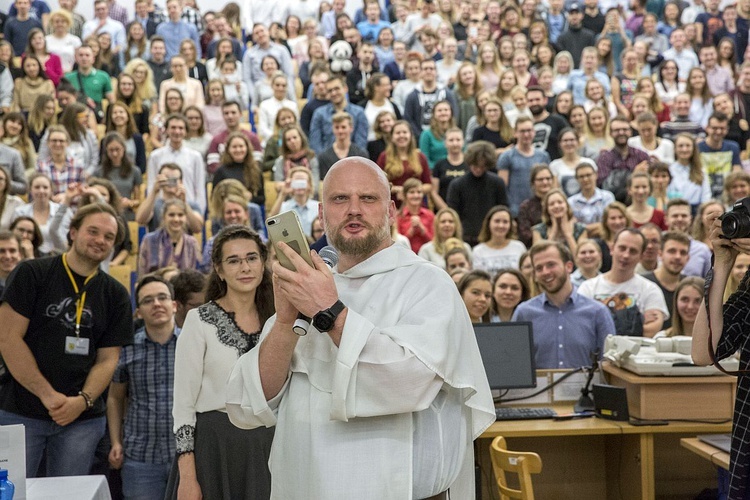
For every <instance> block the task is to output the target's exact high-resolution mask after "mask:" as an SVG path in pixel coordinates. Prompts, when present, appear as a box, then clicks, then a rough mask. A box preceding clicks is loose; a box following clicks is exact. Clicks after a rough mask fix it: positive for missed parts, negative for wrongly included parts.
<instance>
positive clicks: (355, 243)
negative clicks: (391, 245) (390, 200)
mask: <svg viewBox="0 0 750 500" xmlns="http://www.w3.org/2000/svg"><path fill="white" fill-rule="evenodd" d="M325 222H326V224H325V225H326V238H328V241H330V242H331V244H332V245H333V247H334V248H335V249H336V250H338V251H339V253H341V254H343V255H348V256H351V257H355V258H358V259H365V258H367V257H370V256H371V255H372V254H373V253H375V251H376V250H377V249H378V247H379V246H380V245H381V244H382V243H383V241H384V240H390V238H391V230H390V225H389V224H388V216H387V215H386V217H385V219H384V221H383V225H382V226H380V227H379V228H377V229H376V228H374V227H373V226H372V225H370V224H368V223H366V222H364V221H362V220H359V221H358V222H359V223H360V224H362V225H363V226H365V228H366V229H368V234H367V235H366V236H363V237H361V238H360V237H355V238H351V239H347V238H344V237H343V236H342V235H341V231H342V230H343V229H344V227H345V226H346V225H347V224H348V223H350V222H351V219H347V220H344V221H343V222H342V223H341V224H339V225H338V226H336V227H333V228H331V224H330V223H329V222H328V221H325ZM329 228H330V229H331V230H329Z"/></svg>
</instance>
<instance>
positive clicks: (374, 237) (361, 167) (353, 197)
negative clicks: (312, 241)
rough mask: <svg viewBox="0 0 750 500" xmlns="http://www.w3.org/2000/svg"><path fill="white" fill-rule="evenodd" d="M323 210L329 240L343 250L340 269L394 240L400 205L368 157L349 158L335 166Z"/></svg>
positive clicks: (323, 198) (326, 186)
mask: <svg viewBox="0 0 750 500" xmlns="http://www.w3.org/2000/svg"><path fill="white" fill-rule="evenodd" d="M319 211H320V218H321V220H322V221H323V226H324V227H325V232H326V236H327V237H328V241H329V242H330V243H331V244H332V245H333V246H334V247H335V248H336V250H338V252H339V264H338V269H339V272H343V271H345V270H346V269H349V268H351V267H352V266H354V265H356V264H358V263H360V262H362V261H363V260H365V259H367V258H369V257H370V256H372V255H374V254H375V253H377V252H379V251H380V250H383V249H385V248H387V247H389V246H390V245H391V244H392V243H393V241H392V239H391V224H393V222H394V221H395V219H396V205H394V203H393V201H392V200H391V189H390V185H389V183H388V178H387V177H386V176H385V173H384V172H383V171H382V170H381V169H380V167H378V166H377V165H376V164H375V163H374V162H372V161H370V160H368V159H366V158H360V157H350V158H345V159H343V160H340V161H338V162H336V163H335V164H334V165H333V166H332V167H331V169H330V170H329V171H328V174H326V177H325V179H324V180H323V193H322V195H321V204H320V207H319Z"/></svg>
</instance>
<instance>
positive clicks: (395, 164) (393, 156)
mask: <svg viewBox="0 0 750 500" xmlns="http://www.w3.org/2000/svg"><path fill="white" fill-rule="evenodd" d="M399 126H403V127H406V128H407V129H408V130H409V134H411V141H409V145H408V146H407V148H406V154H407V160H406V161H407V162H408V163H409V166H410V167H411V169H412V171H413V172H414V176H415V177H420V176H421V175H422V164H421V163H420V162H419V150H418V149H417V143H416V141H415V140H414V132H413V131H412V129H411V125H409V122H407V121H406V120H398V121H397V122H396V123H394V124H393V129H392V130H391V137H393V132H394V131H395V130H396V127H399ZM384 170H385V175H386V176H387V177H388V180H389V181H391V182H393V180H394V179H398V178H399V177H401V176H402V175H404V164H403V162H402V161H401V158H400V157H399V154H398V151H397V150H396V145H395V144H393V139H391V140H390V141H389V142H388V145H387V146H386V148H385V168H384Z"/></svg>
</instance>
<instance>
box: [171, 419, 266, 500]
mask: <svg viewBox="0 0 750 500" xmlns="http://www.w3.org/2000/svg"><path fill="white" fill-rule="evenodd" d="M273 434H274V429H273V428H271V429H267V428H265V427H259V428H257V429H252V430H245V429H239V428H237V427H235V426H234V425H233V424H232V422H230V421H229V417H228V416H227V414H226V413H224V412H220V411H211V412H206V413H198V414H197V415H196V423H195V469H196V474H197V476H198V484H200V486H201V492H202V493H203V498H204V500H242V499H244V500H267V499H269V498H270V497H271V473H270V472H269V470H268V457H269V455H270V454H271V443H272V442H273ZM179 483H180V473H179V467H178V464H177V460H176V459H175V461H174V465H173V466H172V472H171V474H170V476H169V482H168V484H167V494H166V497H165V500H176V499H177V487H178V486H179Z"/></svg>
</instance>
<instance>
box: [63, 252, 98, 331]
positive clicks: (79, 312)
mask: <svg viewBox="0 0 750 500" xmlns="http://www.w3.org/2000/svg"><path fill="white" fill-rule="evenodd" d="M62 262H63V266H64V267H65V272H67V273H68V278H69V279H70V284H71V285H73V290H75V292H76V337H78V338H80V337H81V318H82V317H83V306H84V305H85V304H86V290H84V291H83V293H81V292H79V290H78V283H76V280H75V278H74V277H73V273H72V271H71V270H70V266H69V265H68V254H67V253H64V254H63V256H62ZM96 273H97V271H94V272H93V273H91V274H90V275H89V276H88V277H87V278H86V279H85V280H84V282H83V286H84V287H85V286H86V285H87V284H88V282H89V281H91V278H93V277H94V276H96Z"/></svg>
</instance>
